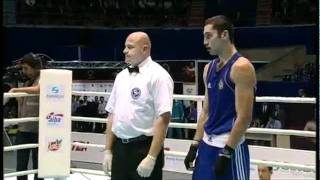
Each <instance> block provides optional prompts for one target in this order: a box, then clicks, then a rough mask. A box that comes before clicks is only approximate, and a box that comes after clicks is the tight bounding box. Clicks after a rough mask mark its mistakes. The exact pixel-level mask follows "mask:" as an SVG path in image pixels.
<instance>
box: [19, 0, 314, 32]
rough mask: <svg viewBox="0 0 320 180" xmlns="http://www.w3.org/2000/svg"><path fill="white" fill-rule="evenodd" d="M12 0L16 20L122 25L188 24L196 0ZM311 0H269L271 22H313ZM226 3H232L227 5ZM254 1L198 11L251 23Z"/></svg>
mask: <svg viewBox="0 0 320 180" xmlns="http://www.w3.org/2000/svg"><path fill="white" fill-rule="evenodd" d="M16 2H17V3H16V4H17V5H16V19H17V24H37V25H81V26H86V25H88V26H90V25H92V26H108V27H122V26H188V21H189V20H190V18H191V14H192V13H191V12H192V11H193V10H192V3H193V2H196V1H192V0H159V1H158V0H129V1H124V0H37V1H36V0H17V1H16ZM315 2H316V1H312V0H272V5H271V7H270V8H271V12H272V14H271V19H270V21H271V25H278V24H282V25H283V24H310V23H316V21H315V20H316V18H317V11H316V7H317V6H316V3H315ZM196 3H197V2H196ZM234 4H235V5H234ZM230 5H233V6H235V7H232V8H231V7H230ZM257 5H258V1H257V0H255V1H250V3H248V2H246V1H239V3H238V4H237V1H221V0H210V1H209V0H207V1H205V2H204V9H202V13H200V14H204V16H212V15H216V14H219V13H221V12H220V11H222V12H223V13H225V14H226V15H227V16H229V17H230V18H232V20H233V21H234V22H235V24H236V25H240V26H254V25H255V16H256V14H257V12H256V9H257V8H258V7H257ZM238 6H240V7H238ZM242 6H243V7H242ZM249 6H253V7H249ZM196 8H199V7H196ZM196 14H197V13H196Z"/></svg>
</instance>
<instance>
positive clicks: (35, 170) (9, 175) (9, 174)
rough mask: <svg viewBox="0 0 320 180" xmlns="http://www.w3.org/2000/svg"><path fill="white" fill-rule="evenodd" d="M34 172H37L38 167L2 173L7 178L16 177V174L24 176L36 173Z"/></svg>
mask: <svg viewBox="0 0 320 180" xmlns="http://www.w3.org/2000/svg"><path fill="white" fill-rule="evenodd" d="M36 173H38V169H33V170H26V171H18V172H12V173H6V174H4V177H5V178H7V177H16V176H24V175H29V174H36Z"/></svg>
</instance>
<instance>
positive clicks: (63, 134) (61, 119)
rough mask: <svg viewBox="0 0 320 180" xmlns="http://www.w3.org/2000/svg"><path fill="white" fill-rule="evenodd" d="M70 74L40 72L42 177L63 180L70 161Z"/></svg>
mask: <svg viewBox="0 0 320 180" xmlns="http://www.w3.org/2000/svg"><path fill="white" fill-rule="evenodd" d="M71 93H72V71H69V70H54V69H47V70H41V73H40V109H39V153H38V154H39V167H38V176H39V177H42V178H48V177H50V178H52V177H53V178H62V179H63V178H66V177H68V176H69V175H70V161H71V158H70V156H71V147H70V144H71V95H72V94H71Z"/></svg>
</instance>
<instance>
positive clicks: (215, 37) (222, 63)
mask: <svg viewBox="0 0 320 180" xmlns="http://www.w3.org/2000/svg"><path fill="white" fill-rule="evenodd" d="M233 31H234V30H233V25H232V23H231V22H230V21H229V20H228V18H226V17H225V16H222V15H219V16H214V17H211V18H209V19H207V20H206V22H205V26H204V31H203V34H204V46H205V47H206V49H207V50H208V52H209V53H210V54H211V55H217V58H215V59H214V60H212V61H211V62H210V63H208V64H207V65H206V66H205V68H204V72H203V80H204V83H205V87H206V91H205V100H204V105H203V109H202V111H201V114H200V117H199V120H198V123H197V131H196V134H195V136H194V139H193V141H192V144H191V146H190V149H189V152H188V154H187V156H186V158H185V166H186V168H187V169H189V170H194V171H193V180H216V179H223V180H249V174H250V162H249V161H250V157H249V150H248V145H247V144H246V142H245V138H244V134H245V132H246V130H247V128H248V126H249V124H250V122H251V118H252V110H253V103H254V94H255V93H254V92H255V86H256V75H255V69H254V67H253V65H252V64H251V62H250V61H249V60H248V59H246V58H244V57H242V56H241V55H240V54H239V53H238V51H237V49H236V47H235V45H234V42H233ZM195 159H196V161H195V166H194V167H193V161H194V160H195Z"/></svg>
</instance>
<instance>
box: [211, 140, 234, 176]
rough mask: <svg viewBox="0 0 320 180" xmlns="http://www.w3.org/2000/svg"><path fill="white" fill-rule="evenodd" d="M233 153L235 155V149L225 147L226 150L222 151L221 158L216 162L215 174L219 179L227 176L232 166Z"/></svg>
mask: <svg viewBox="0 0 320 180" xmlns="http://www.w3.org/2000/svg"><path fill="white" fill-rule="evenodd" d="M233 153H234V149H232V148H231V147H230V146H228V145H225V146H224V148H223V149H222V150H221V151H220V153H219V157H218V159H217V161H216V162H215V166H214V174H215V175H216V176H217V177H221V176H224V175H226V173H227V171H228V169H229V166H230V162H231V157H232V155H233Z"/></svg>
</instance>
